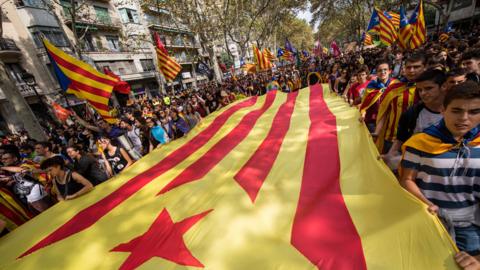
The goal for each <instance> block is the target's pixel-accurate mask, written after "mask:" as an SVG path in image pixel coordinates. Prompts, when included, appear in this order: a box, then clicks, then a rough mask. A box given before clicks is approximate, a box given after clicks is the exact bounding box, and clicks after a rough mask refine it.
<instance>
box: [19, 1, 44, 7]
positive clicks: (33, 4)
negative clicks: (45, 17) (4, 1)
mask: <svg viewBox="0 0 480 270" xmlns="http://www.w3.org/2000/svg"><path fill="white" fill-rule="evenodd" d="M47 3H48V2H47V0H45V1H44V0H16V1H15V5H16V6H17V7H35V8H45V7H46V4H47Z"/></svg>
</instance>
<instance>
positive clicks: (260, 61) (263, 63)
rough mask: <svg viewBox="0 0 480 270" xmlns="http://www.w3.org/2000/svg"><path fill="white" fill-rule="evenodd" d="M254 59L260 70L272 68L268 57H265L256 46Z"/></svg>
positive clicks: (254, 47)
mask: <svg viewBox="0 0 480 270" xmlns="http://www.w3.org/2000/svg"><path fill="white" fill-rule="evenodd" d="M253 57H254V59H255V64H256V65H257V69H258V70H267V69H271V68H272V63H270V61H269V60H268V58H267V57H266V55H264V54H263V53H262V52H261V51H260V50H259V49H258V48H257V46H255V45H253Z"/></svg>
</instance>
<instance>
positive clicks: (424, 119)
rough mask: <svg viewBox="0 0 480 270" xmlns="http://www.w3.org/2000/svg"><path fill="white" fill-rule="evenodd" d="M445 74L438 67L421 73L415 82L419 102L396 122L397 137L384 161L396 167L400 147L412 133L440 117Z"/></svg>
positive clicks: (444, 91) (424, 127)
mask: <svg viewBox="0 0 480 270" xmlns="http://www.w3.org/2000/svg"><path fill="white" fill-rule="evenodd" d="M446 79H447V77H446V75H445V73H444V72H443V71H441V70H438V69H429V70H427V71H425V72H424V73H422V74H421V75H420V76H419V77H418V78H417V80H416V81H415V82H416V87H417V92H418V95H419V96H420V100H421V101H420V102H419V103H417V104H415V105H413V106H412V107H410V108H409V109H408V110H407V111H405V112H404V113H403V114H402V115H401V116H400V120H399V122H398V132H397V138H396V139H395V141H394V143H393V145H392V147H391V148H390V150H389V151H388V153H387V154H386V155H384V156H383V158H384V160H385V162H386V163H387V164H390V168H392V169H396V168H397V164H398V162H399V161H400V148H401V146H402V144H403V143H404V142H406V141H407V140H408V139H410V137H412V135H413V134H416V133H419V132H422V131H423V130H424V129H426V128H428V127H429V126H431V125H433V124H436V123H438V122H439V121H440V120H441V119H442V114H441V113H442V111H443V99H444V98H445V94H446V92H447V84H446Z"/></svg>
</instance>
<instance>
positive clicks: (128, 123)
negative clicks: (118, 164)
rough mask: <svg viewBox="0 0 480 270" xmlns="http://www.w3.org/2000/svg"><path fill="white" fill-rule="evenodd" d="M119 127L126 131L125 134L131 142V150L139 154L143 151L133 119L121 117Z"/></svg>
mask: <svg viewBox="0 0 480 270" xmlns="http://www.w3.org/2000/svg"><path fill="white" fill-rule="evenodd" d="M120 127H121V128H122V129H124V130H126V131H127V133H126V135H127V137H128V139H129V140H130V142H131V143H132V146H133V150H134V151H136V153H138V154H139V155H141V153H142V152H143V149H142V140H141V138H140V137H141V134H140V129H139V128H137V127H136V126H135V123H134V121H132V120H129V119H128V118H122V119H121V120H120Z"/></svg>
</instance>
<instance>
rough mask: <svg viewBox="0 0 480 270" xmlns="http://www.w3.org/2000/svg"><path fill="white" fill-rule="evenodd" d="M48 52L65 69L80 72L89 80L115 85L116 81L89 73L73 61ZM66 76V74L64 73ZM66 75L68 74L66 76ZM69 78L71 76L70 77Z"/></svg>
mask: <svg viewBox="0 0 480 270" xmlns="http://www.w3.org/2000/svg"><path fill="white" fill-rule="evenodd" d="M48 52H49V54H50V55H51V56H52V57H53V59H54V60H55V62H57V63H58V64H59V65H61V66H63V67H65V68H66V69H68V70H70V71H72V72H74V73H77V74H80V75H83V76H85V77H87V78H89V79H91V80H94V81H97V82H101V83H104V84H107V85H111V86H115V84H116V82H115V81H110V80H107V79H105V78H101V77H98V76H97V75H95V74H92V73H90V72H89V71H86V70H84V69H82V68H80V67H79V66H77V65H75V64H74V63H70V62H68V61H67V60H65V59H63V58H61V57H59V56H58V55H56V54H54V53H53V52H51V51H48ZM65 76H66V75H65ZM67 77H68V76H67ZM69 78H70V77H69ZM70 79H71V78H70Z"/></svg>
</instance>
